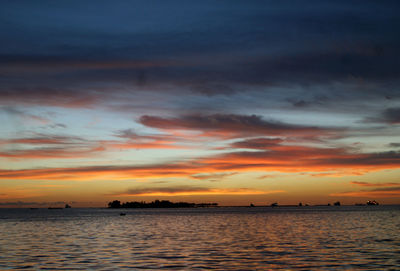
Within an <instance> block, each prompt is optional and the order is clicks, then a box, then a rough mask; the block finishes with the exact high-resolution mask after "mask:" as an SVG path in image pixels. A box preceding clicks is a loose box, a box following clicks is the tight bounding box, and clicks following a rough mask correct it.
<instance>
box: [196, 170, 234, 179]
mask: <svg viewBox="0 0 400 271" xmlns="http://www.w3.org/2000/svg"><path fill="white" fill-rule="evenodd" d="M236 174H237V172H219V173H199V174H193V175H191V176H190V177H192V178H193V179H198V180H209V179H218V180H219V179H223V178H225V177H230V176H233V175H236Z"/></svg>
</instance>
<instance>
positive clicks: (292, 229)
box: [0, 206, 400, 270]
mask: <svg viewBox="0 0 400 271" xmlns="http://www.w3.org/2000/svg"><path fill="white" fill-rule="evenodd" d="M121 211H122V212H125V213H126V216H120V212H121ZM22 268H24V269H28V270H29V269H33V270H44V269H46V270H60V269H61V270H124V269H167V268H169V269H177V270H182V269H183V270H193V269H195V270H196V269H197V270H202V269H213V270H214V269H216V270H269V269H290V270H291V269H304V270H309V269H315V270H335V269H356V270H400V206H340V207H336V206H335V207H334V206H331V207H293V208H290V207H278V208H268V207H265V208H263V207H256V208H233V207H232V208H210V209H206V208H204V209H201V208H197V209H126V210H116V209H113V210H112V209H74V208H72V209H62V210H48V209H37V210H30V209H0V270H7V269H22Z"/></svg>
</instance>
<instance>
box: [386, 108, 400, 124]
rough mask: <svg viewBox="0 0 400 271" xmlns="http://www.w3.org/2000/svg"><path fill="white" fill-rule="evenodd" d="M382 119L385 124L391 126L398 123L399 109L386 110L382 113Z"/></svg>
mask: <svg viewBox="0 0 400 271" xmlns="http://www.w3.org/2000/svg"><path fill="white" fill-rule="evenodd" d="M383 118H384V120H385V121H386V122H389V123H392V124H399V123H400V107H395V108H388V109H386V110H385V111H384V112H383Z"/></svg>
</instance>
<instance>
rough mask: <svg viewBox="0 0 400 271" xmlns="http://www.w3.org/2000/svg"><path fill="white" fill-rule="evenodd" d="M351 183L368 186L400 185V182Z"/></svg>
mask: <svg viewBox="0 0 400 271" xmlns="http://www.w3.org/2000/svg"><path fill="white" fill-rule="evenodd" d="M350 183H351V184H355V185H359V186H368V187H392V186H400V183H367V182H355V181H354V182H350Z"/></svg>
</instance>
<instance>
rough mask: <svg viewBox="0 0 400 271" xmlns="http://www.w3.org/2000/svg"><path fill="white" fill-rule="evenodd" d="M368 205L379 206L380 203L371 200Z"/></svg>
mask: <svg viewBox="0 0 400 271" xmlns="http://www.w3.org/2000/svg"><path fill="white" fill-rule="evenodd" d="M367 205H379V203H378V202H377V201H376V200H372V201H371V200H369V201H367Z"/></svg>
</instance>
